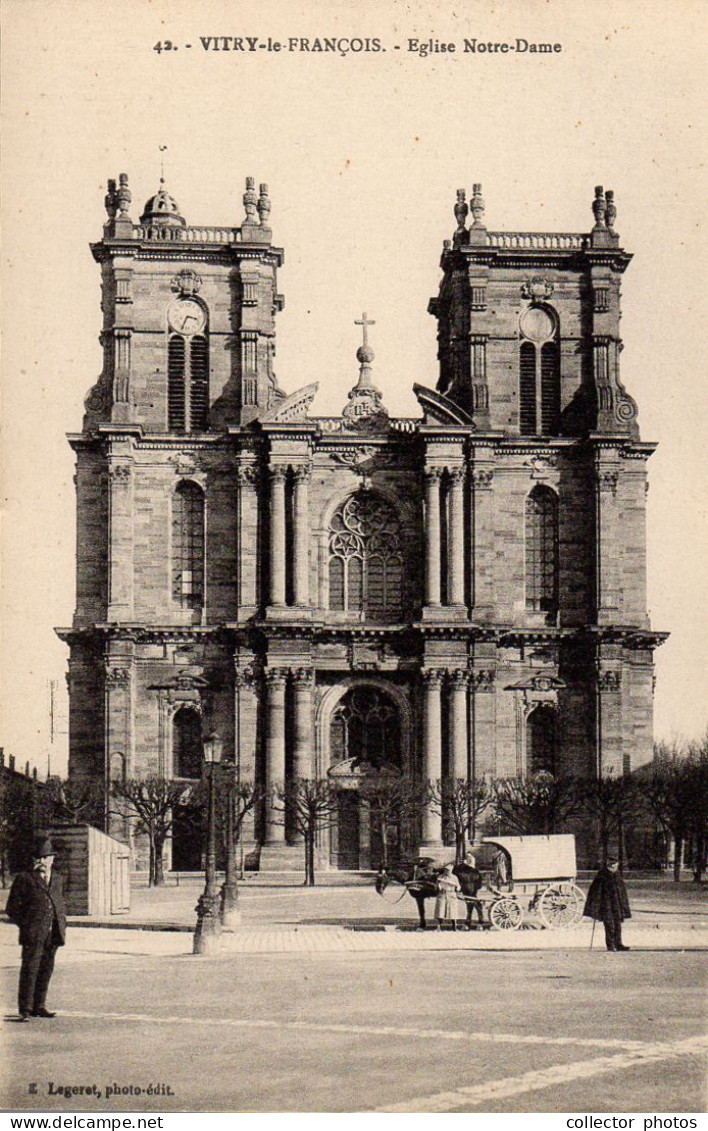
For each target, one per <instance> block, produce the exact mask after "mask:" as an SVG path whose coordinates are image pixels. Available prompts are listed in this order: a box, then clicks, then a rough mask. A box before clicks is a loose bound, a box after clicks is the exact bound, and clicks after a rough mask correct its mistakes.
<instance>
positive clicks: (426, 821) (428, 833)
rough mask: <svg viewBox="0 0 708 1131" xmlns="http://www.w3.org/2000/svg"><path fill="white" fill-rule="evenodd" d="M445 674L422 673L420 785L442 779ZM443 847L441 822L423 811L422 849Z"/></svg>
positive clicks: (433, 671)
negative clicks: (421, 774) (443, 688)
mask: <svg viewBox="0 0 708 1131" xmlns="http://www.w3.org/2000/svg"><path fill="white" fill-rule="evenodd" d="M444 676H445V673H444V671H442V670H440V669H439V668H428V669H426V670H425V671H424V672H423V781H424V782H435V781H438V779H439V778H441V777H442V683H443V679H444ZM440 845H442V818H441V816H440V815H439V814H438V813H434V812H433V811H432V809H431V808H430V807H429V806H427V805H426V806H425V808H424V810H423V842H422V845H421V848H423V847H425V848H430V847H439V846H440Z"/></svg>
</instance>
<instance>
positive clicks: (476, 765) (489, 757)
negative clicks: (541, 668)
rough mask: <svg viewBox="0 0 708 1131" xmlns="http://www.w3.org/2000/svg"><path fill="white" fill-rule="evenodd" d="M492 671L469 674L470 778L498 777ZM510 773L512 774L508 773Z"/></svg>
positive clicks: (486, 669) (493, 676) (475, 669)
mask: <svg viewBox="0 0 708 1131" xmlns="http://www.w3.org/2000/svg"><path fill="white" fill-rule="evenodd" d="M494 682H495V673H494V669H493V668H481V667H480V668H474V670H473V671H471V672H470V698H471V715H472V766H471V776H474V777H476V778H481V777H483V776H484V775H485V774H490V775H491V776H492V777H496V776H497V772H498V766H497V752H496V696H495V694H494ZM509 772H510V773H511V772H512V771H511V770H510V771H509Z"/></svg>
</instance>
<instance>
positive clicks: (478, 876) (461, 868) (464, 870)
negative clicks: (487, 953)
mask: <svg viewBox="0 0 708 1131" xmlns="http://www.w3.org/2000/svg"><path fill="white" fill-rule="evenodd" d="M452 871H453V873H454V875H456V876H457V879H458V881H459V884H460V891H461V892H462V896H463V898H464V901H465V903H466V904H467V930H468V931H471V930H472V912H473V911H476V912H477V918H478V920H479V925H480V927H483V926H484V915H483V914H482V901H481V900H479V899H477V892H478V891H479V889H480V888H481V886H482V873H481V872H480V871H479V868H478V867H477V861H476V859H475V857H474V856H473V854H472V853H471V852H467V853H465V858H464V860H463V861H462V863H461V864H455V867H454V868H453V869H452Z"/></svg>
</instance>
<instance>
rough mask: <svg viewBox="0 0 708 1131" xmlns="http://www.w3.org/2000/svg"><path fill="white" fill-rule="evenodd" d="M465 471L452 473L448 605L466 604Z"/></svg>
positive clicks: (453, 470) (461, 469)
mask: <svg viewBox="0 0 708 1131" xmlns="http://www.w3.org/2000/svg"><path fill="white" fill-rule="evenodd" d="M464 479H465V471H464V468H462V467H454V468H453V469H452V470H451V471H450V493H449V506H448V536H449V553H448V601H447V603H448V605H464V603H465V500H464V494H463V490H464Z"/></svg>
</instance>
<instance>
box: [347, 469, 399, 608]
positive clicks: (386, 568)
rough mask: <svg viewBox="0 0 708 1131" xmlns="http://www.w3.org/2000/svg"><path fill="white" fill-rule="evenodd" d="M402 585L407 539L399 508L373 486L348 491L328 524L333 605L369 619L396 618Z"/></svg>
mask: <svg viewBox="0 0 708 1131" xmlns="http://www.w3.org/2000/svg"><path fill="white" fill-rule="evenodd" d="M402 586H403V539H402V531H401V523H400V519H399V517H398V515H397V514H396V511H395V510H394V508H393V507H392V506H391V504H390V503H388V502H387V501H386V500H385V499H383V498H381V496H380V495H377V494H376V493H375V492H373V491H358V492H357V493H356V494H355V495H350V497H349V498H348V499H347V500H346V501H345V502H344V503H343V504H342V505H341V506H340V507H339V509H338V510H337V512H336V514H335V515H334V518H333V519H332V523H331V526H330V538H329V607H330V609H339V610H343V611H345V612H352V613H360V614H361V616H362V618H365V619H369V618H373V619H377V620H382V619H389V618H391V617H398V616H400V614H401V610H402V608H403V593H402Z"/></svg>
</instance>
